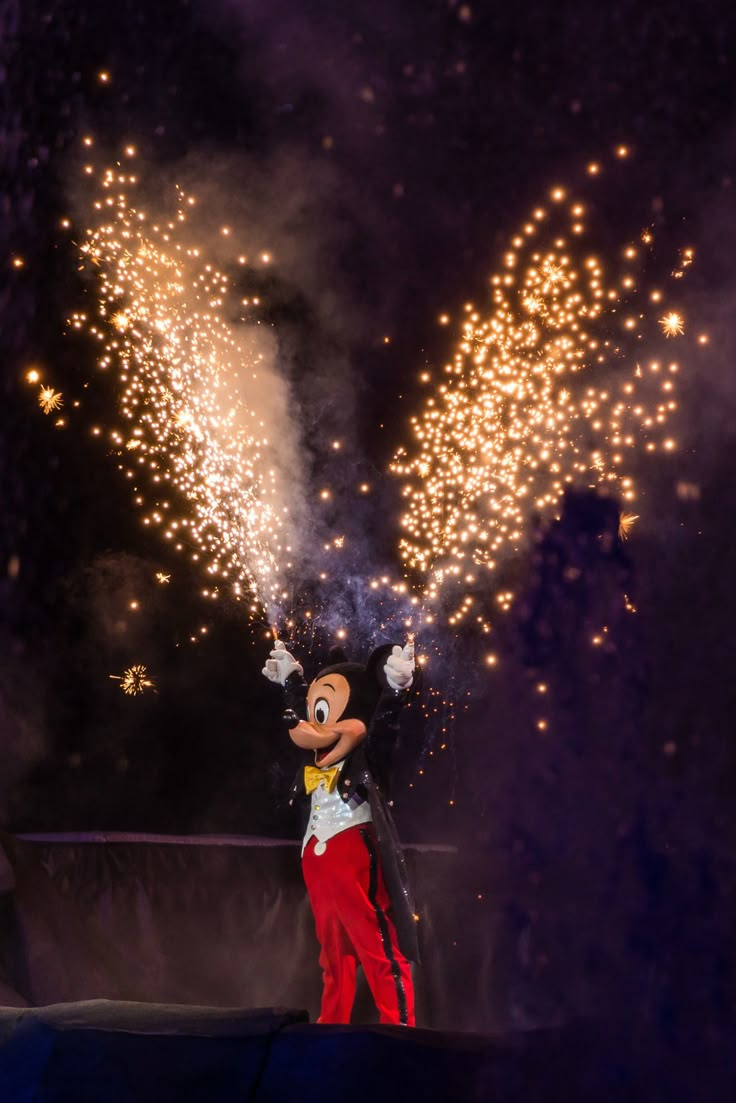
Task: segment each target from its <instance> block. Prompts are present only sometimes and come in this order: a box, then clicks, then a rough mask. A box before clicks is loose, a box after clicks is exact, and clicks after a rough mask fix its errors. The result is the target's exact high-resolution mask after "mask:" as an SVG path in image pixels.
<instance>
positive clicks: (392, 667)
mask: <svg viewBox="0 0 736 1103" xmlns="http://www.w3.org/2000/svg"><path fill="white" fill-rule="evenodd" d="M383 672H384V674H385V675H386V681H387V682H388V684H389V685H390V686H391V689H395V690H397V691H398V690H400V689H408V688H409V686H410V685H411V683H412V682H413V681H414V644H413V643H407V644H406V646H405V647H404V648H403V649H402V648H400V647H399V646H398V645H396V646H395V647H394V648H393V650H392V651H391V654H390V655H389V657H388V658H387V659H386V665H385V666H384V668H383Z"/></svg>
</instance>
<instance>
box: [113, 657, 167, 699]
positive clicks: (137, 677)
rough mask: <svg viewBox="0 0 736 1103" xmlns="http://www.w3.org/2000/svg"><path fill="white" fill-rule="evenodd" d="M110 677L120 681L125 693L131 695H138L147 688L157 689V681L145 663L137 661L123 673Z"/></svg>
mask: <svg viewBox="0 0 736 1103" xmlns="http://www.w3.org/2000/svg"><path fill="white" fill-rule="evenodd" d="M110 677H111V678H112V679H113V680H114V681H116V682H120V688H121V689H122V691H123V693H125V694H127V695H128V696H129V697H136V696H137V695H138V694H139V693H143V692H144V690H146V689H155V688H156V683H155V682H154V680H153V678H151V677H150V675H149V673H148V669H147V667H146V666H144V664H143V663H135V664H134V665H133V666H129V667H128V669H127V670H124V671H123V673H122V674H111V675H110Z"/></svg>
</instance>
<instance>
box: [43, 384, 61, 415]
mask: <svg viewBox="0 0 736 1103" xmlns="http://www.w3.org/2000/svg"><path fill="white" fill-rule="evenodd" d="M38 404H39V406H40V407H41V409H42V410H43V412H44V413H45V414H53V412H54V410H58V409H60V408H61V407H62V406H63V405H64V402H63V399H62V395H61V391H55V390H54V388H53V387H41V391H40V393H39V396H38Z"/></svg>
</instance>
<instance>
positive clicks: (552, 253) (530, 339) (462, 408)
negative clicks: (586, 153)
mask: <svg viewBox="0 0 736 1103" xmlns="http://www.w3.org/2000/svg"><path fill="white" fill-rule="evenodd" d="M597 171H598V170H597ZM583 215H584V208H583V205H582V203H579V202H571V201H570V199H569V198H568V196H567V193H566V191H565V189H562V188H556V189H555V190H554V191H553V192H552V193H551V195H550V202H549V203H548V204H547V205H546V206H545V207H544V208H541V207H540V208H537V209H536V210H535V211H534V212H533V213H532V215H531V216H530V218H529V219H528V221H527V222H526V223H525V224H524V225H523V226H522V228H521V229H520V231H519V232H518V233H517V234H516V235H515V236H514V238H513V239H512V241H511V244H510V248H509V250H508V252H507V253H506V254H505V256H504V259H503V267H502V269H501V270H500V271H499V272H497V273H496V274H495V275H494V276H493V277H492V279H491V281H490V282H491V304H490V308H489V309H486V310H480V309H476V308H475V307H474V306H473V305H472V304H467V305H466V307H465V317H464V318H463V320H462V323H461V326H460V334H461V335H460V339H459V342H458V346H457V348H456V351H455V354H454V356H453V359H452V362H451V363H449V364H448V365H447V366H446V367H445V369H444V374H443V377H442V378H441V380H440V381H439V382H437V383H436V385H435V386H434V387H433V389H432V391H431V393H430V394H429V395H428V397H427V399H426V401H425V403H424V407H423V409H422V411H421V412H420V414H419V415H418V416H415V417H413V418H412V419H411V437H412V443H411V445H410V446H409V447H408V448H402V449H400V450H399V451H398V453H397V454H396V456H395V458H394V461H393V463H392V465H391V469H392V471H393V472H394V473H395V474H397V475H398V476H400V477H401V478H402V479H403V482H404V486H403V495H404V499H405V503H406V504H405V510H404V515H403V518H402V527H403V535H402V538H401V540H400V554H401V557H402V560H403V562H404V566H405V569H406V570H407V571H408V573H409V574H410V576H412V577H414V578H416V579H418V580H419V581H420V582H421V584H422V586H423V592H424V594H425V596H426V597H429V598H431V599H433V598H436V597H437V596H438V594H439V591H440V588H441V587H442V586H443V584H445V582H446V581H447V580H450V581H452V580H454V581H455V582H456V583H458V584H460V585H462V586H465V584H469V585H472V584H473V583H475V582H477V581H478V579H477V568H478V567H481V568H482V569H484V570H494V569H495V568H496V567H497V565H498V564H499V562H500V561H501V559H502V557H503V556H504V555H505V554H507V553H508V552H509V551H514V550H517V549H518V548H519V547H520V546H521V545H522V544H523V542H524V540H525V537H526V535H527V533H528V532H529V529H530V527H531V524H532V520H533V518H534V517H535V515H541V516H545V515H550V514H551V515H554V514H555V509H556V507H557V505H558V503H559V501H560V499H561V497H562V495H563V493H564V491H565V488H566V487H567V486H570V485H574V484H578V483H582V485H588V486H594V487H598V488H601V489H605V490H607V491H609V492H613V493H616V494H618V495H619V496H620V497H622V498H623V499H624V501H627V502H631V501H633V500H634V499H635V497H636V488H635V484H634V479H633V476H632V474H631V470H632V466H633V462H634V459H635V458H636V456H637V455H638V454H639V453H640V452H642V451H645V452H653V451H659V450H660V449H662V450H665V451H671V450H672V449H674V447H675V441H674V439H673V438H672V437H669V438H668V439H667V440H662V439H661V438H662V432H663V426H664V425H665V423H666V422H667V421H668V419H669V418H670V417H671V415H672V413H673V411H674V410H675V409H676V407H677V403H676V400H675V380H676V377H677V371H678V365H677V364H673V363H667V364H664V363H662V362H661V361H652V362H651V363H649V364H646V363H643V362H640V360H639V359H638V358H639V357H640V356H641V350H642V342H643V340H644V338H646V339H647V340H650V339H651V340H655V341H656V340H657V339H658V337H659V334H658V331H657V329H656V327H653V326H652V324H651V323H650V321H649V314H648V312H647V307H646V303H645V300H646V297H647V296H646V289H644V290H639V289H638V284H640V283H641V282H642V276H643V258H644V255H645V254H646V249H644V248H643V246H644V245H645V244H647V243H649V242H651V240H652V239H651V236H650V235H649V234H642V235H640V240H639V241H638V242H637V243H635V244H634V243H630V244H628V245H627V246H626V247H625V248H623V249H622V250H621V254H620V257H621V259H620V262H619V265H618V271H615V266H614V265H613V264H612V263H605V264H604V262H603V260H602V259H601V258H600V257H597V256H595V255H593V254H592V253H591V252H589V251H588V249H589V247H588V248H586V247H585V244H584V240H585V233H586V227H585V225H584V223H583ZM609 270H610V274H608V273H609ZM661 300H662V292H661V291H659V290H657V291H654V292H651V293H650V295H649V301H650V302H653V303H659V302H661ZM665 320H666V321H667V325H666V326H663V328H664V332H665V333H667V334H669V333H672V334H679V333H682V332H683V328H684V327H683V323H682V318H681V316H680V315H679V314H677V313H675V312H674V311H673V312H671V313H670V314H668V315H666V319H664V320H662V321H663V322H664V321H665ZM440 321H441V324H446V323H447V315H443V316H442V318H441V319H440ZM634 348H636V353H637V355H636V356H634V355H632V352H633V350H634ZM422 381H423V382H429V373H426V372H425V373H422ZM471 607H472V599H471V598H469V597H467V596H466V598H465V599H463V602H462V604H461V605H460V607H459V609H458V610H457V611H456V612H455V613H454V614H453V615H452V616H451V617H450V623H451V624H455V623H457V622H458V620H460V619H462V618H463V617H465V616H467V614H468V613H469V612H470V610H471Z"/></svg>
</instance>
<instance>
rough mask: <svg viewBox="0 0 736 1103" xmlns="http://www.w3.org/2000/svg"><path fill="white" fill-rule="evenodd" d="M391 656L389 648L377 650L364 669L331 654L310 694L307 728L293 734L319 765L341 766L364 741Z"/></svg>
mask: <svg viewBox="0 0 736 1103" xmlns="http://www.w3.org/2000/svg"><path fill="white" fill-rule="evenodd" d="M390 653H391V645H390V644H388V645H386V646H383V647H378V648H376V650H375V651H374V652H373V654H372V655H371V656H370V658H369V659H368V662H367V663H366V664H365V666H363V664H362V663H351V662H348V661H347V659H346V656H345V653H344V652H343V651H338V650H336V649H335V650H333V651H332V652H330V662H329V664H328V666H326V667H324V669H323V670H320V672H319V674H318V675H317V677H316V678H315V679H314V681H313V682H312V683H311V684H310V686H309V689H308V690H307V720H308V724H307V725H299V726H298V727H296V728H294V729H293V730H292V732H291V738H292V739H293V741H294V742H295V743H296V744H297V745H298V746H300V747H305V748H309V749H314V751H315V755H316V760H317V763H318V765H320V766H330V765H332V764H333V763H335V762H339V761H340V760H341V759H343V758H345V756H346V755H347V754H349V753H350V752H351V751H352V750H354V749H355V748H356V747H357V746H358V745H359V744H360V743H361V742H362V741H363V740H364V739H365V737H366V735H367V734H368V728H369V727H370V723H371V720H372V718H373V713H374V712H375V711H376V706H377V705H378V701H379V699H380V696H381V693H382V692H383V690H384V689H385V688H386V676H385V674H384V670H383V667H384V664H385V662H386V658H387V657H388V655H389V654H390ZM307 729H309V730H307ZM336 733H337V738H335V736H336Z"/></svg>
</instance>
